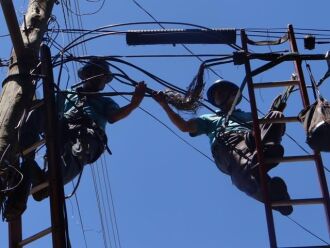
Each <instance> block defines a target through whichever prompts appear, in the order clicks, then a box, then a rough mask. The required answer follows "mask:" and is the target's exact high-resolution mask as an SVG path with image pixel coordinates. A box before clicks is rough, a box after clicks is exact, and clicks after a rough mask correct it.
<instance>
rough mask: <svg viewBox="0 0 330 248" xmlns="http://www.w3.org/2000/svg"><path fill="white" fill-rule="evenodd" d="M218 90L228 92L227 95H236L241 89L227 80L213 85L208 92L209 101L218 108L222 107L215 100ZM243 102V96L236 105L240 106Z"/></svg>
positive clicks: (218, 81)
mask: <svg viewBox="0 0 330 248" xmlns="http://www.w3.org/2000/svg"><path fill="white" fill-rule="evenodd" d="M216 90H220V91H224V92H227V94H226V95H236V94H237V92H238V90H239V87H238V86H237V85H236V84H234V83H232V82H230V81H227V80H217V81H215V82H214V83H213V85H212V86H211V87H210V88H209V89H208V90H207V93H206V94H207V99H208V101H209V102H210V103H211V104H212V105H214V106H216V107H221V106H218V105H217V104H216V102H215V99H214V96H215V91H216ZM241 100H242V95H240V96H239V98H238V101H237V103H236V104H238V103H239V102H240V101H241Z"/></svg>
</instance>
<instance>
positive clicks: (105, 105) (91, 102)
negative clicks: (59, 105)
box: [63, 94, 120, 130]
mask: <svg viewBox="0 0 330 248" xmlns="http://www.w3.org/2000/svg"><path fill="white" fill-rule="evenodd" d="M77 103H78V95H77V94H68V95H67V99H65V102H64V109H63V112H64V114H63V115H64V117H65V118H67V119H69V118H71V117H74V115H76V114H77V109H76V108H75V107H74V106H75V105H76V104H77ZM119 108H120V107H119V105H118V104H117V103H116V102H115V101H114V100H112V99H111V98H110V97H104V96H89V97H87V99H86V103H85V104H84V105H83V107H82V110H83V111H82V112H83V113H84V114H85V115H87V116H88V117H90V118H91V119H93V120H94V121H95V122H96V123H97V124H98V126H99V127H100V128H102V129H103V130H105V126H106V124H107V121H108V118H109V117H110V116H111V115H112V114H114V113H116V112H117V110H118V109H119Z"/></svg>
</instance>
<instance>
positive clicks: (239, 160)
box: [212, 111, 285, 201]
mask: <svg viewBox="0 0 330 248" xmlns="http://www.w3.org/2000/svg"><path fill="white" fill-rule="evenodd" d="M279 117H283V114H282V113H281V112H278V111H270V112H269V113H268V114H267V115H266V116H265V117H264V118H267V119H272V118H279ZM260 131H261V142H262V145H263V147H264V155H265V157H272V156H273V157H279V156H283V150H282V149H283V148H282V147H281V146H280V143H281V140H282V136H283V135H284V133H285V124H283V123H268V124H261V125H260ZM212 154H213V157H214V159H215V162H216V165H217V167H218V168H219V169H220V170H221V171H222V172H224V173H226V174H228V175H230V177H231V179H232V182H233V184H234V185H235V186H236V187H237V188H238V189H239V190H241V191H243V192H245V193H246V194H248V195H249V196H251V197H253V198H255V199H257V200H260V201H262V198H261V190H260V182H259V173H258V168H259V166H260V165H259V163H258V159H257V152H256V147H255V141H254V134H253V131H238V132H235V131H232V132H227V133H226V132H225V133H219V135H218V136H217V141H216V142H215V143H214V144H213V146H212ZM276 165H277V164H272V165H269V166H267V168H266V171H267V172H268V171H269V170H270V169H272V168H274V167H275V166H276ZM267 178H268V180H269V179H270V177H269V176H268V175H267Z"/></svg>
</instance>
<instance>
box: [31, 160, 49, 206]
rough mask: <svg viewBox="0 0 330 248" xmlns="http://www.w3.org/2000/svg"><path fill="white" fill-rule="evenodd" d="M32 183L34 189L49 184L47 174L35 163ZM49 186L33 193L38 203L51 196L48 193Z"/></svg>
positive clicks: (32, 170) (32, 169) (32, 167)
mask: <svg viewBox="0 0 330 248" xmlns="http://www.w3.org/2000/svg"><path fill="white" fill-rule="evenodd" d="M30 173H31V181H32V188H34V187H36V186H38V185H40V184H43V183H46V182H47V175H46V173H45V172H44V171H43V170H42V169H41V168H40V167H39V166H38V164H37V163H34V164H33V166H31V170H30ZM48 188H49V187H48V186H47V187H45V188H43V189H41V190H39V191H37V192H35V193H33V194H32V197H33V199H34V200H36V201H42V200H43V199H45V198H47V197H48V195H49V192H48Z"/></svg>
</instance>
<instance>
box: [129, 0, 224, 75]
mask: <svg viewBox="0 0 330 248" xmlns="http://www.w3.org/2000/svg"><path fill="white" fill-rule="evenodd" d="M132 1H133V3H135V5H137V6H138V7H139V8H140V9H141V10H142V11H143V12H144V13H146V14H147V15H148V16H149V17H151V19H153V20H154V21H155V22H157V24H158V25H159V26H160V27H161V28H163V29H165V26H164V25H162V24H160V23H159V21H158V20H157V19H156V18H155V17H154V16H153V15H152V14H151V13H150V12H149V11H147V10H146V9H145V8H144V7H142V6H141V4H139V3H138V2H137V1H136V0H132ZM181 46H182V47H183V48H184V49H185V50H186V51H188V52H189V53H190V54H191V55H195V54H194V52H193V51H192V50H191V49H190V48H188V46H186V45H185V44H181ZM195 57H196V58H197V59H198V60H199V61H200V62H202V63H203V62H204V61H203V60H202V59H201V58H200V57H198V56H196V55H195ZM210 70H211V71H212V72H213V73H214V74H215V75H217V76H218V77H219V78H221V79H223V77H222V76H220V75H219V74H218V73H216V72H215V71H214V70H212V69H210Z"/></svg>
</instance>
